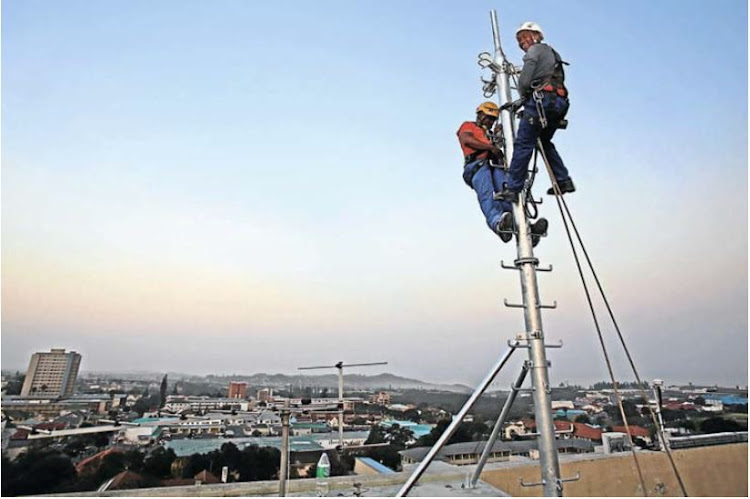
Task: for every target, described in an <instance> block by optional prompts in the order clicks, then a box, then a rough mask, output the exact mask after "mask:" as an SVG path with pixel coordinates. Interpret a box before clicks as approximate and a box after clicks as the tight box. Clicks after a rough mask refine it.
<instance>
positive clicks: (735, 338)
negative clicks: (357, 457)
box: [2, 0, 748, 385]
mask: <svg viewBox="0 0 750 499" xmlns="http://www.w3.org/2000/svg"><path fill="white" fill-rule="evenodd" d="M560 5H561V4H560V2H558V1H539V2H533V3H529V2H525V1H512V2H511V1H505V2H484V1H475V2H471V3H468V2H455V1H432V0H430V1H426V0H424V1H420V0H412V1H409V2H396V1H382V0H379V1H357V2H351V1H349V2H347V1H343V0H341V1H316V2H301V1H300V2H283V3H282V2H260V1H245V0H235V1H230V0H220V1H216V2H207V1H202V2H199V1H183V0H180V1H176V0H175V1H159V2H152V1H135V0H133V1H127V2H95V1H90V0H89V1H65V2H58V1H51V0H39V1H36V0H23V1H21V0H6V1H4V2H3V4H2V7H3V8H2V367H3V369H16V368H18V369H25V368H26V366H27V365H28V360H29V356H30V355H31V354H32V353H33V352H35V351H41V350H47V349H49V348H51V347H62V348H67V349H73V350H76V351H78V352H81V353H82V354H83V362H82V369H83V370H127V369H148V370H154V371H167V370H170V371H183V372H191V373H254V372H260V371H265V372H286V373H292V372H295V370H296V368H297V367H298V366H306V365H320V364H327V363H335V362H336V361H339V360H343V361H345V362H375V361H388V362H389V366H387V369H386V370H387V371H390V372H394V373H397V374H401V375H406V376H412V377H418V378H421V379H426V380H432V381H460V382H465V383H470V384H475V383H477V382H478V381H479V380H480V379H481V378H482V377H483V376H484V375H485V373H486V372H487V370H488V369H489V368H490V367H491V366H492V364H493V363H494V362H495V360H496V359H497V358H498V357H499V356H500V355H502V354H503V353H504V352H505V350H506V349H507V345H506V342H507V340H508V339H510V338H512V337H514V336H515V334H516V333H518V332H521V331H522V330H523V314H522V312H521V311H520V310H518V309H507V308H504V307H503V306H502V300H503V298H508V299H509V301H511V302H519V301H520V300H521V291H520V285H519V279H518V276H517V275H516V274H515V273H514V272H510V271H504V270H501V269H500V266H499V263H500V260H501V259H502V260H505V261H506V262H509V261H512V260H513V259H514V257H515V245H513V244H508V245H504V244H502V243H501V242H500V241H499V239H498V238H497V236H495V235H493V234H492V233H491V232H490V231H489V230H488V229H487V227H486V226H485V224H484V220H483V217H482V215H481V213H480V211H479V208H478V206H477V203H476V200H475V197H474V194H473V192H472V191H471V190H470V189H468V188H467V187H466V186H465V185H464V184H463V181H462V180H461V169H462V157H461V152H460V150H459V147H458V143H457V140H456V135H455V133H456V130H457V129H458V127H459V125H460V124H461V122H462V121H464V120H470V119H473V116H474V109H475V107H476V106H477V104H478V103H480V102H481V101H483V100H484V99H483V97H482V92H481V83H480V80H479V78H480V76H482V75H483V73H482V72H481V70H480V68H479V67H478V66H477V64H476V60H477V54H478V53H479V52H483V51H491V50H492V34H491V26H490V22H489V11H490V9H492V8H498V9H500V10H499V12H498V15H499V20H500V28H501V32H502V40H503V43H504V46H505V50H506V53H508V54H509V56H510V57H511V58H512V59H513V60H514V61H516V63H520V60H521V57H522V53H521V51H520V49H518V47H517V46H516V45H515V44H514V43H513V37H512V35H513V32H514V31H515V28H516V26H518V25H519V24H520V23H521V22H523V21H526V20H534V21H536V22H538V23H539V24H541V25H542V27H543V28H544V30H545V34H546V38H547V41H548V42H549V43H550V44H552V45H553V46H554V47H555V48H556V49H557V50H558V51H559V52H560V53H561V54H562V56H563V58H564V59H566V60H567V61H569V62H570V66H569V67H568V68H567V75H568V79H567V83H568V87H569V89H570V93H571V101H572V107H571V111H570V114H569V120H570V126H569V128H568V130H566V131H562V132H560V133H559V134H558V136H557V138H556V143H557V145H558V149H559V150H560V152H561V154H562V156H563V158H564V159H565V161H566V163H567V165H568V167H569V169H570V171H571V174H572V176H573V178H574V180H575V182H576V186H577V187H578V192H576V193H575V194H573V195H570V196H568V198H567V199H568V203H569V206H570V208H571V210H572V211H573V214H574V217H575V220H576V223H577V225H578V227H579V229H580V230H581V232H582V235H583V237H584V240H585V242H586V244H587V248H588V250H589V254H590V255H591V257H592V259H593V261H594V263H595V265H596V267H597V270H598V273H599V276H600V279H601V280H602V282H603V284H604V287H605V289H606V290H607V292H608V294H609V299H610V301H611V304H612V306H613V309H614V312H615V314H616V316H617V319H618V323H619V325H620V327H621V329H622V331H623V334H624V335H625V337H626V340H627V342H628V345H629V346H630V348H631V351H632V354H633V356H634V358H635V361H636V363H637V366H638V368H639V371H640V374H641V376H642V377H643V378H644V379H652V378H655V377H658V378H663V379H665V380H666V381H667V382H668V383H671V382H675V383H676V382H687V381H693V382H706V383H708V382H710V383H729V384H732V385H735V384H741V385H746V384H747V378H748V369H747V368H748V357H747V355H748V343H747V331H748V322H747V303H748V295H747V282H748V281H747V241H748V232H747V231H748V218H747V214H748V206H747V198H748V196H747V193H748V178H747V166H748V154H747V151H748V143H747V134H748V126H747V116H748V113H747V110H748V100H747V95H748V93H747V92H748V86H747V75H748V54H747V46H748V39H747V3H746V2H745V1H742V0H737V1H729V0H724V1H717V2H706V1H703V0H695V1H685V0H679V1H677V0H669V1H666V0H664V1H657V2H654V1H651V0H648V1H645V0H644V1H628V2H600V1H594V0H590V1H577V2H576V1H568V2H565V3H564V8H560ZM484 76H485V77H487V76H488V75H487V74H484ZM548 186H549V180H548V179H547V178H546V175H545V176H542V177H541V178H539V180H538V185H537V187H536V189H535V192H537V193H540V192H543V190H546V188H547V187H548ZM541 210H542V213H543V215H544V216H546V217H547V218H549V220H550V229H549V237H548V238H547V239H545V240H543V241H542V243H541V244H540V245H539V246H538V247H537V249H536V251H535V254H536V255H537V256H538V257H539V258H540V259H541V261H542V264H543V265H548V264H552V265H553V267H554V269H555V271H554V272H552V273H543V274H542V273H540V274H539V285H540V294H541V297H542V301H543V302H545V303H550V302H552V301H553V300H556V301H557V302H558V308H557V309H556V310H544V311H543V320H544V327H545V333H546V335H547V338H548V339H549V341H551V342H555V341H557V340H563V341H564V343H565V347H564V348H563V349H561V350H550V351H549V357H550V359H551V361H552V369H551V371H550V378H551V382H552V383H553V384H558V383H560V382H563V381H569V382H583V383H589V382H593V381H596V380H602V379H605V378H607V373H606V369H605V365H604V361H603V357H602V353H601V350H600V348H599V343H598V340H597V337H596V332H595V329H594V326H593V321H592V319H591V316H590V314H589V313H588V309H587V306H586V303H585V298H584V294H583V290H582V287H581V285H580V282H579V280H578V277H577V272H576V269H575V264H574V260H573V257H572V254H571V252H570V249H569V246H568V243H567V239H566V237H565V233H564V230H563V227H562V224H561V221H560V215H559V213H558V212H557V208H556V206H555V204H554V202H552V201H551V200H548V201H547V202H545V203H544V204H543V205H542V206H541ZM600 318H601V322H602V323H604V324H606V322H607V321H606V316H604V315H601V316H600ZM604 333H605V334H606V335H607V337H608V338H612V337H613V330H612V328H611V327H605V328H604ZM610 344H611V346H612V347H613V349H612V350H611V355H612V356H613V357H616V358H622V353H621V351H619V350H615V349H614V347H615V343H612V342H610ZM524 356H525V353H523V352H519V353H517V354H516V359H515V360H514V362H513V363H511V364H512V365H511V367H510V368H509V369H508V370H507V371H505V372H504V373H503V374H501V377H500V383H501V384H506V383H507V384H510V383H511V381H512V380H513V379H515V377H516V375H517V370H518V365H519V364H520V362H521V360H522V359H523V357H524ZM617 366H618V367H617V374H618V378H621V379H628V380H629V379H633V375H632V374H631V373H630V372H628V371H627V369H625V366H624V365H623V364H622V362H618V363H617ZM360 372H362V373H363V374H364V373H373V374H374V373H376V372H380V369H377V370H375V369H370V370H362V371H360Z"/></svg>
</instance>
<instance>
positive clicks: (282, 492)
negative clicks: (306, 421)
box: [279, 399, 290, 497]
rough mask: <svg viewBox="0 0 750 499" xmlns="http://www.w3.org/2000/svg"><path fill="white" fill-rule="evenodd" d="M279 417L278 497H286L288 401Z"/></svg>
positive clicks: (287, 476) (287, 474)
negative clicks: (279, 458)
mask: <svg viewBox="0 0 750 499" xmlns="http://www.w3.org/2000/svg"><path fill="white" fill-rule="evenodd" d="M279 415H280V416H281V463H280V467H279V497H284V496H286V481H287V479H288V478H289V417H290V412H289V400H288V399H287V401H286V402H285V403H284V407H283V408H282V409H281V412H280V414H279Z"/></svg>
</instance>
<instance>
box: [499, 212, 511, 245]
mask: <svg viewBox="0 0 750 499" xmlns="http://www.w3.org/2000/svg"><path fill="white" fill-rule="evenodd" d="M495 233H496V234H497V235H498V236H500V240H501V241H502V242H504V243H507V242H508V241H510V240H511V239H513V215H512V214H511V213H510V212H508V211H506V212H505V213H503V215H502V216H501V217H500V220H499V221H498V222H497V223H496V224H495Z"/></svg>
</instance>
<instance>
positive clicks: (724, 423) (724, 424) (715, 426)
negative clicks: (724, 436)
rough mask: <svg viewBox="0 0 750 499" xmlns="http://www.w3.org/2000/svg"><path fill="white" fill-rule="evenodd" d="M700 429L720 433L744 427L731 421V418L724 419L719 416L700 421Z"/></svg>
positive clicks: (742, 429)
mask: <svg viewBox="0 0 750 499" xmlns="http://www.w3.org/2000/svg"><path fill="white" fill-rule="evenodd" d="M700 428H701V431H702V432H703V433H721V432H724V431H744V430H747V428H746V427H744V426H742V425H741V424H739V423H737V422H736V421H732V420H731V419H724V418H720V417H713V418H708V419H706V420H705V421H703V422H702V423H701V426H700Z"/></svg>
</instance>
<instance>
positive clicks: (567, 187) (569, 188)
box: [547, 179, 576, 196]
mask: <svg viewBox="0 0 750 499" xmlns="http://www.w3.org/2000/svg"><path fill="white" fill-rule="evenodd" d="M557 187H559V188H560V194H565V193H568V192H575V191H576V186H575V185H573V180H572V179H566V180H558V181H557ZM547 194H549V195H550V196H554V195H555V194H556V193H555V188H554V187H550V188H549V189H547Z"/></svg>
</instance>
